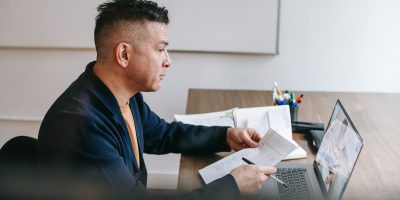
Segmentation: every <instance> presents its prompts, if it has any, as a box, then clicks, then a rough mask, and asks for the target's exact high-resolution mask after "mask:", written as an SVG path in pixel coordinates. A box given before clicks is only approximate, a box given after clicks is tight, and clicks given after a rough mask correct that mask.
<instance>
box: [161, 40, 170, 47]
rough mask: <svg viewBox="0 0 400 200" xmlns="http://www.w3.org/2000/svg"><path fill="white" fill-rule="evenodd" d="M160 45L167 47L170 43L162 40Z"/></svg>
mask: <svg viewBox="0 0 400 200" xmlns="http://www.w3.org/2000/svg"><path fill="white" fill-rule="evenodd" d="M159 44H164V45H165V46H168V44H169V42H168V41H165V40H161V41H160V43H159Z"/></svg>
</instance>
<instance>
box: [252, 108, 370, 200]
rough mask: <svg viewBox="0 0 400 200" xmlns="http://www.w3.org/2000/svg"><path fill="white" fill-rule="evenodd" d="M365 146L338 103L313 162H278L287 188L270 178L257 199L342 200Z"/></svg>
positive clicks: (280, 175)
mask: <svg viewBox="0 0 400 200" xmlns="http://www.w3.org/2000/svg"><path fill="white" fill-rule="evenodd" d="M362 147H363V140H362V138H361V136H360V134H359V133H358V131H357V129H356V127H355V126H354V124H353V122H352V121H351V119H350V117H349V115H348V114H347V112H346V110H345V109H344V107H343V105H342V103H341V102H340V101H339V100H337V102H336V105H335V108H334V109H333V112H332V115H331V118H330V120H329V123H328V126H327V128H326V131H325V135H324V138H323V140H322V142H321V146H320V148H319V149H318V152H317V155H316V158H315V160H314V163H313V164H309V165H307V164H300V163H279V164H278V165H277V166H276V167H277V168H278V172H277V173H276V177H277V178H279V179H280V180H282V181H284V182H285V183H286V184H287V185H288V187H285V186H283V185H282V184H280V183H277V182H276V181H274V180H272V179H271V180H268V181H266V182H265V183H264V185H263V189H262V190H261V192H260V193H259V194H258V195H257V197H261V198H262V199H341V197H342V195H343V193H344V190H345V188H346V185H347V183H348V181H349V179H350V176H351V174H352V172H353V169H354V166H355V164H356V161H357V159H358V156H359V155H360V152H361V149H362ZM259 195H260V196H259ZM257 199H258V198H257Z"/></svg>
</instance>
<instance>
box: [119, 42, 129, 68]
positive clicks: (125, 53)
mask: <svg viewBox="0 0 400 200" xmlns="http://www.w3.org/2000/svg"><path fill="white" fill-rule="evenodd" d="M130 47H131V45H130V44H128V43H125V42H121V43H118V45H117V47H116V48H115V58H116V60H117V63H118V64H119V65H120V66H121V67H123V68H126V67H128V63H129V57H130V55H129V49H130Z"/></svg>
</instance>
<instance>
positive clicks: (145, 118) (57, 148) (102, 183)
mask: <svg viewBox="0 0 400 200" xmlns="http://www.w3.org/2000/svg"><path fill="white" fill-rule="evenodd" d="M94 64H95V62H92V63H89V64H88V66H87V67H86V70H85V72H84V73H82V75H81V76H80V77H79V78H78V79H77V80H76V81H74V82H73V83H72V84H71V85H70V86H69V87H68V89H67V90H66V91H65V92H64V93H63V94H62V95H61V96H60V97H59V98H58V99H57V100H56V101H55V103H54V104H53V105H52V106H51V108H50V109H49V111H48V112H47V114H46V116H45V118H44V119H43V122H42V125H41V127H40V132H39V137H38V140H39V141H38V159H39V166H40V168H41V169H43V172H44V173H45V174H46V175H47V177H57V178H61V177H62V179H67V180H68V181H70V182H69V183H71V184H70V185H71V186H76V184H78V185H81V184H82V183H88V184H86V185H85V186H87V185H89V186H90V187H88V188H89V190H90V189H93V191H94V193H96V192H98V191H99V188H102V189H100V191H107V194H108V195H111V196H112V197H115V196H114V195H116V194H118V195H120V194H123V195H120V197H128V196H130V197H145V195H146V194H145V193H146V192H145V191H146V189H145V188H146V179H147V171H146V165H145V163H144V160H143V156H142V155H143V153H144V152H145V153H150V154H165V153H170V152H172V153H185V154H210V153H214V152H218V151H229V150H230V149H229V147H228V146H227V144H226V132H227V127H205V126H193V125H187V124H183V123H180V122H172V123H167V122H166V121H164V120H163V119H161V118H160V117H158V116H157V115H156V114H155V113H154V112H152V111H151V110H150V108H149V107H148V105H147V104H146V103H145V102H144V100H143V97H142V94H140V93H138V94H136V95H135V96H133V97H132V98H131V99H130V107H131V110H132V114H133V116H134V120H135V125H136V131H137V138H138V144H139V150H140V166H141V168H140V169H138V167H137V163H136V160H135V158H134V154H133V151H132V145H131V140H130V138H129V133H128V130H127V127H126V125H125V122H124V119H123V117H122V114H121V111H120V108H119V105H118V103H117V100H116V99H115V97H114V96H113V94H112V93H111V91H110V90H109V89H108V88H107V86H106V85H105V84H104V83H103V82H102V81H101V80H100V79H98V78H97V77H96V76H95V75H94V74H93V72H92V70H93V67H94ZM51 179H52V178H49V180H51ZM76 180H79V181H76ZM55 185H57V184H55ZM63 187H64V186H63ZM75 189H76V188H75ZM221 192H222V193H223V192H225V193H229V194H230V195H239V190H238V187H237V185H236V182H235V181H234V179H233V177H232V176H231V175H227V176H225V177H223V178H221V179H219V180H217V181H215V182H213V183H210V184H208V185H206V186H205V187H204V188H202V189H198V190H196V191H194V192H192V193H190V194H186V196H184V198H201V199H203V198H211V197H220V196H221V195H220V194H221ZM142 195H143V196H142ZM225 195H227V194H225ZM230 195H229V196H230ZM229 196H226V197H229Z"/></svg>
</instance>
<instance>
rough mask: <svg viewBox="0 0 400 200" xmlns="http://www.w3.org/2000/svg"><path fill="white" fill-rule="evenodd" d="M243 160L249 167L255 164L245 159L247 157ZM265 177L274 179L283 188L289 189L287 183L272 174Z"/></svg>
mask: <svg viewBox="0 0 400 200" xmlns="http://www.w3.org/2000/svg"><path fill="white" fill-rule="evenodd" d="M242 160H243V161H244V162H246V163H247V164H249V165H254V163H253V162H251V161H250V160H248V159H247V158H245V157H242ZM265 175H266V176H269V177H271V178H272V179H274V180H275V181H276V182H278V183H280V184H282V185H283V186H285V187H289V186H288V185H287V184H286V183H285V182H283V181H281V180H279V179H278V178H276V176H274V175H271V174H270V175H268V174H265Z"/></svg>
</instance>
